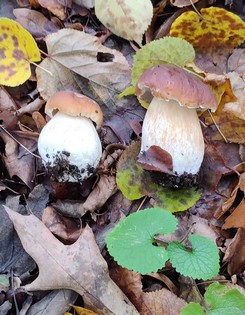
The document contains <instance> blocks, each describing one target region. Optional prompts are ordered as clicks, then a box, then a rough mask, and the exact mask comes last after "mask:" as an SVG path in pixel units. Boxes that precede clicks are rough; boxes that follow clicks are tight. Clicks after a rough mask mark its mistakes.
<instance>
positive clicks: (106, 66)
mask: <svg viewBox="0 0 245 315" xmlns="http://www.w3.org/2000/svg"><path fill="white" fill-rule="evenodd" d="M46 44H47V48H48V54H49V56H50V57H47V59H48V64H47V61H45V60H44V61H43V62H45V63H44V64H43V62H42V63H41V66H43V67H44V68H46V67H47V66H48V67H49V65H50V64H53V65H52V68H55V69H56V68H57V63H58V64H61V65H63V66H65V67H66V68H67V69H68V70H70V71H72V72H74V73H76V74H78V75H79V76H81V77H82V78H83V79H84V80H86V82H87V84H86V89H88V85H89V89H91V90H92V91H93V92H94V97H93V98H94V99H102V100H103V101H104V103H105V104H106V105H107V106H108V107H113V106H116V99H115V95H116V94H118V93H120V92H121V91H122V90H123V89H124V88H125V87H126V86H127V85H129V82H130V68H129V64H128V62H127V60H126V58H125V57H124V56H123V54H122V53H120V52H119V51H117V50H115V49H110V48H107V47H105V46H103V45H102V44H101V43H100V41H99V39H98V38H97V37H95V36H92V35H89V34H86V33H84V32H80V31H77V30H73V29H62V30H59V31H58V32H56V33H52V34H50V35H48V36H47V37H46ZM40 71H43V70H40V69H37V73H39V72H40ZM52 74H53V76H56V75H58V76H59V73H58V69H57V70H56V71H55V73H52ZM38 75H40V74H38ZM44 76H45V74H42V78H43V79H42V82H41V84H44V85H43V86H42V85H41V84H39V85H38V88H39V90H40V92H41V94H42V95H43V97H45V98H47V96H49V95H50V92H49V91H46V90H45V88H47V84H45V77H44ZM46 76H48V78H47V79H46V80H47V81H49V80H50V75H49V74H46ZM55 80H56V81H57V82H59V80H60V79H55ZM61 83H62V80H61ZM61 86H62V84H61V85H60V87H61ZM67 87H68V86H66V88H67ZM52 92H53V90H52ZM84 92H85V94H86V90H85V91H84Z"/></svg>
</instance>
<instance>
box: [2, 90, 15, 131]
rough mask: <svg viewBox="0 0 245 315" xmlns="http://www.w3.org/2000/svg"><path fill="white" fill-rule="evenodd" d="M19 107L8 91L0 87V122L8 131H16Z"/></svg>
mask: <svg viewBox="0 0 245 315" xmlns="http://www.w3.org/2000/svg"><path fill="white" fill-rule="evenodd" d="M17 109H18V108H17V106H16V104H15V102H14V101H13V99H12V98H11V96H10V95H9V93H8V92H7V90H6V89H5V88H4V87H3V86H0V120H1V122H2V124H3V126H4V127H5V128H7V129H8V130H10V129H14V128H15V127H16V124H17V117H16V111H17Z"/></svg>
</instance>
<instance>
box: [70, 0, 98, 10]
mask: <svg viewBox="0 0 245 315" xmlns="http://www.w3.org/2000/svg"><path fill="white" fill-rule="evenodd" d="M72 2H74V3H76V4H78V5H80V6H81V7H85V8H87V9H92V8H93V7H94V2H95V0H73V1H72Z"/></svg>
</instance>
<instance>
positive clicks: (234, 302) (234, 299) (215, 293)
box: [180, 282, 245, 315]
mask: <svg viewBox="0 0 245 315" xmlns="http://www.w3.org/2000/svg"><path fill="white" fill-rule="evenodd" d="M205 300H206V301H205V303H204V304H205V305H207V304H209V307H208V309H207V310H206V311H205V312H204V311H203V309H202V307H201V306H200V305H199V304H197V303H192V302H191V303H190V304H188V305H187V306H185V307H183V308H182V309H181V312H180V315H193V314H195V315H203V314H207V315H244V314H245V296H244V295H243V294H242V293H240V292H239V291H238V290H237V289H235V288H234V289H230V288H229V287H228V286H226V285H222V284H220V283H218V282H214V283H212V284H211V285H210V286H209V287H208V289H207V291H206V293H205Z"/></svg>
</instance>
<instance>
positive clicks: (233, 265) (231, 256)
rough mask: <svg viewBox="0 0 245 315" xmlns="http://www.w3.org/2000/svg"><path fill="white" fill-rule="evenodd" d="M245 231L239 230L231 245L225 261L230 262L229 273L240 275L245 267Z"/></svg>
mask: <svg viewBox="0 0 245 315" xmlns="http://www.w3.org/2000/svg"><path fill="white" fill-rule="evenodd" d="M244 240H245V230H244V229H242V228H239V229H238V230H237V233H236V235H235V236H234V238H233V239H232V241H231V243H230V244H229V246H228V248H227V250H226V253H225V257H224V259H223V261H226V262H228V273H229V274H230V275H234V274H238V273H239V272H240V271H241V270H242V269H244V267H245V242H244Z"/></svg>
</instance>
